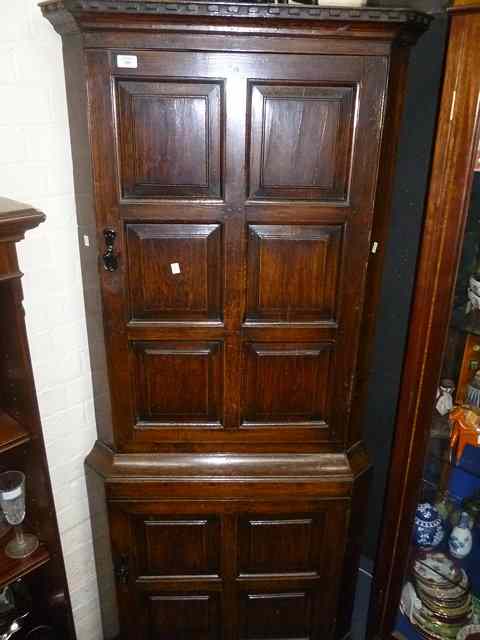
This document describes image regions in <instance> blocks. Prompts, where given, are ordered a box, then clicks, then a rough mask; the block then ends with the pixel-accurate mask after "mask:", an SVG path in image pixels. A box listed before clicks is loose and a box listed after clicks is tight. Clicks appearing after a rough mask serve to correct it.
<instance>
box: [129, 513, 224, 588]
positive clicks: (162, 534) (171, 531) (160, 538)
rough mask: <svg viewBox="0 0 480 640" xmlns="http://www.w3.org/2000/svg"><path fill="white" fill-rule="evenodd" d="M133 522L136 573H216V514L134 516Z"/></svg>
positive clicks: (217, 534) (218, 554)
mask: <svg viewBox="0 0 480 640" xmlns="http://www.w3.org/2000/svg"><path fill="white" fill-rule="evenodd" d="M133 524H134V531H135V552H136V554H137V559H138V573H139V575H141V576H159V577H160V576H161V577H165V576H170V577H172V576H176V577H179V576H199V575H209V576H218V574H219V571H220V521H219V518H218V517H216V516H202V517H198V518H197V517H193V516H188V517H181V516H176V515H172V516H170V517H160V516H151V517H148V518H145V517H143V516H140V517H138V516H137V517H135V519H134V521H133Z"/></svg>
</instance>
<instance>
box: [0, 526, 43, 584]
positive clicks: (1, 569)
mask: <svg viewBox="0 0 480 640" xmlns="http://www.w3.org/2000/svg"><path fill="white" fill-rule="evenodd" d="M12 536H13V532H12V533H7V535H5V536H4V537H3V538H1V539H0V542H1V546H2V551H1V552H0V589H3V587H5V586H7V585H8V584H11V583H12V582H15V580H18V579H19V578H23V577H24V576H26V575H28V574H29V573H31V572H32V571H35V570H36V569H38V568H40V567H43V565H45V564H46V563H47V562H48V561H49V560H50V553H49V551H48V549H47V547H46V546H45V545H44V544H40V546H39V547H38V549H37V550H36V551H35V553H32V555H31V556H28V558H25V559H24V560H12V558H9V557H8V556H6V555H5V553H3V547H4V546H5V544H6V543H7V542H8V541H9V540H10V539H11V538H12Z"/></svg>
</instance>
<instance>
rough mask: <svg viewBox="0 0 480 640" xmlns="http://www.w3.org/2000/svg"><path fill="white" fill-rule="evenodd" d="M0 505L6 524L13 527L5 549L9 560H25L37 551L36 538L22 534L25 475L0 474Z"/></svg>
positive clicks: (15, 473)
mask: <svg viewBox="0 0 480 640" xmlns="http://www.w3.org/2000/svg"><path fill="white" fill-rule="evenodd" d="M0 505H1V507H2V509H3V512H4V514H5V518H6V519H7V522H8V523H9V524H11V525H12V526H13V527H15V537H14V538H13V540H11V541H10V542H9V543H8V544H7V546H6V547H5V554H6V555H7V556H8V557H9V558H15V559H18V558H26V557H27V556H29V555H31V554H32V553H33V552H34V551H36V549H38V538H37V537H36V536H34V535H32V534H30V533H24V532H23V528H22V522H23V520H24V518H25V474H24V473H22V472H21V471H5V472H4V473H0Z"/></svg>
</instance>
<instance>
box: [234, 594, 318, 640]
mask: <svg viewBox="0 0 480 640" xmlns="http://www.w3.org/2000/svg"><path fill="white" fill-rule="evenodd" d="M240 619H241V629H240V636H239V637H240V639H241V640H266V639H267V638H282V639H285V640H287V638H288V640H307V638H311V637H312V631H313V621H312V598H311V594H310V593H309V592H307V591H292V592H288V591H287V592H281V593H263V592H259V593H244V594H242V597H241V604H240Z"/></svg>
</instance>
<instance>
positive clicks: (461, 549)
mask: <svg viewBox="0 0 480 640" xmlns="http://www.w3.org/2000/svg"><path fill="white" fill-rule="evenodd" d="M469 525H470V517H469V515H468V513H465V511H464V512H463V513H462V515H461V517H460V522H459V523H458V524H457V526H456V527H454V528H453V530H452V533H451V534H450V539H449V541H448V548H449V549H450V553H451V554H452V556H453V557H454V558H457V559H459V560H461V559H462V558H465V557H466V556H468V554H469V553H470V551H471V550H472V532H471V531H470V526H469Z"/></svg>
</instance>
